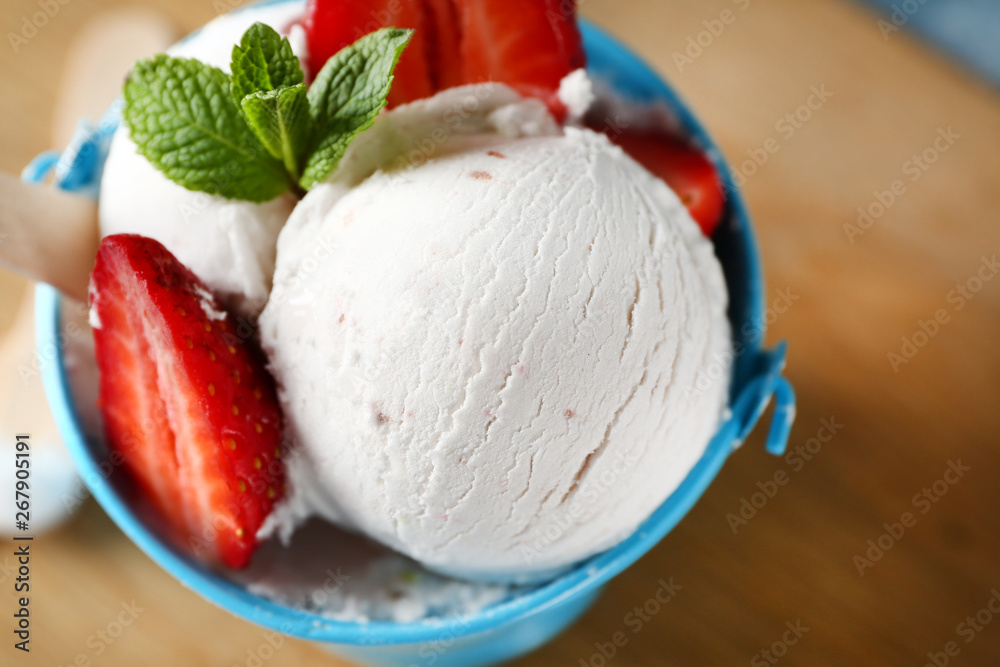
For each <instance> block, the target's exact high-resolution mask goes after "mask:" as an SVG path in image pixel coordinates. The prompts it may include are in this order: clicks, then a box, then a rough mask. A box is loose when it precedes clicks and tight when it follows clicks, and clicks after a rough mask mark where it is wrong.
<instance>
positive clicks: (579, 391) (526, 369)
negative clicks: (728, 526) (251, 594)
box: [260, 86, 730, 581]
mask: <svg viewBox="0 0 1000 667" xmlns="http://www.w3.org/2000/svg"><path fill="white" fill-rule="evenodd" d="M455 110H462V111H460V112H459V113H458V117H457V118H456V117H455V116H454V115H453V114H454V112H455ZM726 305H727V292H726V287H725V282H724V278H723V274H722V271H721V268H720V266H719V263H718V261H717V260H716V258H715V255H714V253H713V248H712V245H711V243H710V242H709V241H708V240H707V239H705V238H704V237H703V236H702V234H701V233H700V231H699V230H698V228H697V226H696V224H695V222H694V221H693V220H692V219H691V217H690V215H689V214H688V212H687V211H686V209H685V208H684V206H683V205H682V204H681V202H680V201H679V199H678V198H677V197H676V195H675V194H674V193H673V192H672V191H671V190H670V189H669V188H668V187H667V186H666V185H665V184H664V183H663V182H662V181H659V180H658V179H656V178H654V177H653V176H652V175H651V174H649V173H648V172H647V171H646V170H645V169H644V168H642V167H641V166H640V165H638V164H637V163H636V162H634V161H633V160H632V159H631V158H629V157H628V156H626V155H625V154H624V153H623V152H622V151H621V150H620V149H618V148H617V147H615V146H613V145H612V144H611V143H610V142H609V141H608V140H607V139H606V138H605V137H604V136H602V135H599V134H596V133H593V132H591V131H589V130H579V129H573V128H569V129H566V130H565V131H564V130H562V129H560V128H558V127H557V126H555V124H554V123H553V122H552V121H551V119H549V117H548V116H547V115H546V114H545V113H544V110H542V109H541V108H540V105H538V103H535V102H526V101H521V100H520V99H519V98H518V97H517V95H516V94H515V93H513V91H510V90H509V89H506V88H504V87H502V86H485V87H478V88H467V89H457V90H453V91H448V92H446V93H444V94H443V95H440V96H438V97H437V98H434V99H432V100H429V101H426V102H418V103H415V104H413V105H409V106H406V107H402V108H400V109H398V110H396V111H393V112H391V113H389V114H387V115H384V116H383V117H382V118H380V120H379V121H378V122H377V123H376V125H375V127H374V128H372V130H370V131H369V132H367V133H365V134H363V135H361V137H359V139H358V141H357V142H356V143H355V144H354V145H353V146H352V148H351V150H350V152H349V154H348V156H347V157H346V158H345V162H344V163H343V165H342V167H341V169H340V171H339V172H338V173H337V174H335V177H334V179H333V180H332V182H331V183H329V184H325V185H322V186H320V187H318V188H316V189H315V190H314V191H312V192H311V193H309V194H308V195H307V196H306V198H305V199H304V200H303V201H302V202H301V203H300V204H299V206H298V207H297V209H296V210H295V212H294V213H293V215H292V217H291V219H290V220H289V222H288V224H287V226H286V227H285V229H284V230H283V231H282V233H281V236H280V238H279V243H278V258H277V269H276V274H275V287H274V291H273V293H272V296H271V300H270V302H269V304H268V306H267V308H266V309H265V311H264V313H263V314H262V316H261V329H260V331H261V336H262V341H263V344H264V348H265V351H266V352H267V354H268V356H269V359H270V363H271V368H272V370H273V372H274V374H275V376H276V378H277V380H278V382H279V385H280V387H281V389H280V396H281V399H282V404H283V408H284V410H285V417H286V421H287V428H288V430H289V434H290V436H291V438H292V439H293V441H294V442H295V443H296V444H297V445H298V447H299V448H300V451H299V453H298V455H297V456H296V457H295V458H293V460H292V461H291V469H292V486H293V489H292V497H291V498H290V499H289V501H288V502H287V503H286V504H285V505H284V506H283V507H281V508H279V510H278V511H277V512H276V513H275V515H274V516H273V517H272V521H271V522H270V525H267V526H265V528H264V534H268V533H270V532H273V531H276V530H277V531H282V530H283V531H284V532H287V531H289V530H290V529H291V528H292V527H293V526H294V525H295V524H296V523H297V522H298V521H301V520H302V518H303V517H305V516H308V515H310V514H319V515H321V516H323V517H325V518H327V519H329V520H331V521H334V522H337V523H340V524H342V525H345V526H347V527H349V528H352V529H355V530H358V531H361V532H364V533H365V534H367V535H369V536H371V537H373V538H375V539H377V540H379V541H381V542H383V543H385V544H387V545H389V546H391V547H392V548H394V549H397V550H398V551H400V552H402V553H404V554H406V555H408V556H410V557H412V558H414V559H416V560H418V561H420V562H421V563H423V564H424V565H425V566H427V567H429V568H431V569H435V570H437V571H440V572H443V573H446V574H451V575H455V576H460V577H468V578H476V579H491V580H518V581H525V580H532V579H540V578H545V577H547V576H551V575H552V574H554V573H556V572H558V571H559V570H560V569H562V568H565V567H566V566H568V565H571V564H573V563H575V562H577V561H580V560H582V559H584V558H586V557H588V556H590V555H593V554H595V553H598V552H600V551H602V550H605V549H607V548H609V547H611V546H614V545H615V544H616V543H618V542H619V541H621V540H622V539H623V538H624V537H626V536H627V535H629V534H630V533H631V532H633V531H634V530H635V528H636V527H637V526H638V525H639V524H640V523H641V522H642V521H643V520H644V519H646V518H647V517H648V516H649V515H650V514H651V513H652V511H653V510H654V509H655V508H656V507H657V506H658V505H660V504H661V503H662V502H663V501H664V499H665V498H666V497H667V496H668V495H669V494H670V493H671V492H672V491H673V490H674V489H675V488H676V487H677V486H678V485H679V484H680V482H681V481H682V480H683V479H684V477H685V476H686V475H687V473H688V472H689V471H690V469H691V468H692V467H693V466H694V464H695V463H696V462H697V460H698V459H699V457H700V456H701V454H702V452H703V451H704V449H705V447H706V445H707V443H708V441H709V440H710V438H711V437H712V435H713V434H714V433H715V430H716V428H717V426H718V424H719V421H720V418H721V417H722V415H723V412H724V409H725V405H726V394H727V388H728V382H727V380H726V378H727V377H728V372H725V371H727V370H728V369H721V370H722V371H724V372H722V373H721V374H719V375H718V377H720V378H721V379H719V380H717V381H713V382H712V383H711V384H710V385H709V386H707V387H706V386H705V385H704V382H703V381H702V383H701V384H697V385H696V382H697V380H698V379H699V374H700V372H701V371H702V370H703V369H704V368H706V367H707V366H708V365H709V364H711V363H712V362H713V361H716V362H717V360H718V359H725V358H728V355H727V354H726V352H727V350H728V349H729V346H730V331H729V324H728V320H727V318H726Z"/></svg>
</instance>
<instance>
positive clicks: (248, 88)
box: [231, 23, 305, 106]
mask: <svg viewBox="0 0 1000 667" xmlns="http://www.w3.org/2000/svg"><path fill="white" fill-rule="evenodd" d="M231 69H232V72H233V85H232V90H233V99H234V100H235V101H236V104H237V106H239V105H240V104H241V103H242V102H243V98H245V97H246V96H247V95H253V94H254V93H257V92H269V91H272V90H278V89H279V88H283V87H286V86H287V87H291V86H295V85H298V84H300V83H302V82H303V81H305V76H304V75H303V74H302V66H301V65H300V64H299V59H298V58H297V57H296V56H295V54H294V53H293V52H292V45H291V44H289V42H288V40H287V39H286V38H283V37H281V36H280V35H279V34H278V33H276V32H275V31H274V29H272V28H271V27H270V26H267V25H264V24H263V23H254V24H253V25H252V26H250V28H249V29H248V30H247V31H246V32H245V33H244V34H243V38H242V39H241V40H240V43H239V44H237V45H236V46H234V47H233V56H232V66H231Z"/></svg>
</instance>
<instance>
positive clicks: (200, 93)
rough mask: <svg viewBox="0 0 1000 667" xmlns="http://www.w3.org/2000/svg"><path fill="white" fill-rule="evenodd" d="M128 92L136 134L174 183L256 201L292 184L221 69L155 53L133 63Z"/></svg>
mask: <svg viewBox="0 0 1000 667" xmlns="http://www.w3.org/2000/svg"><path fill="white" fill-rule="evenodd" d="M124 95H125V108H124V116H125V122H126V123H127V124H128V128H129V132H130V133H131V135H132V141H134V142H135V144H136V146H138V147H139V153H141V154H142V155H143V156H145V157H146V159H148V160H149V161H150V162H152V163H153V164H154V165H155V166H156V167H157V168H158V169H159V170H160V171H162V172H163V174H164V175H165V176H166V177H167V178H169V179H170V180H172V181H174V182H175V183H179V184H180V185H183V186H184V187H185V188H187V189H189V190H195V191H198V192H207V193H209V194H213V195H221V196H223V197H226V198H229V199H245V200H247V201H257V202H259V201H268V200H270V199H274V198H275V197H277V196H278V195H280V194H281V193H283V192H285V191H287V190H288V188H289V185H290V183H289V180H288V178H287V177H286V175H285V169H284V167H283V166H282V165H281V163H280V162H278V161H277V160H276V159H274V158H273V157H272V156H271V155H269V154H268V152H267V151H266V150H265V149H264V147H263V146H262V145H261V143H260V141H259V140H258V139H257V137H256V136H255V135H254V133H253V132H252V131H251V130H250V128H249V127H248V126H247V124H246V121H245V120H244V119H243V116H242V114H241V113H240V110H239V109H238V108H237V107H236V105H235V104H233V102H232V97H231V96H230V91H229V76H228V75H227V74H225V73H224V72H223V71H222V70H220V69H217V68H215V67H209V66H208V65H206V64H204V63H201V62H198V61H197V60H190V59H187V58H170V57H168V56H164V55H158V56H155V57H153V58H151V59H149V60H143V61H140V62H139V63H138V64H137V65H136V66H135V68H134V69H133V70H132V73H131V74H130V75H129V77H128V80H127V81H126V82H125V93H124Z"/></svg>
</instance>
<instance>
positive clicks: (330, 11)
mask: <svg viewBox="0 0 1000 667" xmlns="http://www.w3.org/2000/svg"><path fill="white" fill-rule="evenodd" d="M426 20H427V15H426V12H425V11H424V4H423V0H364V1H363V2H359V1H358V0H309V5H308V8H307V10H306V17H305V20H304V21H303V27H304V28H305V33H306V44H307V46H308V47H309V71H310V72H311V73H312V75H313V76H315V75H316V74H317V73H318V72H319V71H320V69H322V68H323V65H325V64H326V61H327V60H329V59H330V58H331V57H333V56H334V55H335V54H336V53H337V52H338V51H340V50H341V49H342V48H344V47H345V46H350V45H351V44H353V43H354V42H356V41H358V40H359V39H361V38H362V37H364V36H365V35H367V34H369V33H372V32H375V31H376V30H378V29H380V28H389V27H393V28H413V29H415V30H416V33H415V34H414V35H413V39H412V40H411V41H410V45H409V46H407V47H406V50H405V51H404V52H403V55H402V57H401V58H400V59H399V63H398V64H397V65H396V72H395V78H394V79H393V83H392V89H391V90H390V92H389V106H390V107H394V106H398V105H400V104H403V103H405V102H411V101H413V100H418V99H422V98H424V97H430V96H431V95H433V94H434V92H435V91H436V90H437V89H436V88H435V86H434V83H433V79H432V75H431V71H430V64H429V61H428V56H427V54H428V49H429V43H428V33H429V32H430V30H429V29H428V26H427V25H426Z"/></svg>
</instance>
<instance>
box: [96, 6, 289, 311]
mask: <svg viewBox="0 0 1000 667" xmlns="http://www.w3.org/2000/svg"><path fill="white" fill-rule="evenodd" d="M304 8H305V3H304V2H288V3H281V4H278V5H273V6H265V7H259V8H253V9H250V10H243V11H237V12H233V13H231V14H225V15H223V16H220V17H219V18H217V19H215V20H214V21H211V22H210V23H208V24H207V25H206V26H204V27H203V28H202V29H201V30H199V31H198V32H197V33H196V34H194V35H192V36H191V37H189V38H188V39H186V40H184V41H183V42H181V43H179V44H177V45H176V46H174V47H172V48H171V49H170V50H169V53H170V54H171V55H174V56H179V57H188V58H197V59H198V60H201V61H203V62H206V63H208V64H210V65H215V66H216V67H219V68H221V69H223V70H226V71H228V70H229V62H230V58H231V56H232V48H233V45H234V44H238V43H239V41H240V37H241V36H242V35H243V33H244V32H245V31H246V30H247V28H249V27H250V26H251V25H252V24H253V23H254V22H255V21H260V22H262V23H266V24H268V25H270V26H271V27H273V28H274V29H276V30H279V31H282V30H284V29H285V28H286V27H287V26H288V25H289V24H291V23H292V22H293V21H294V20H296V19H298V18H300V17H301V15H302V12H303V11H304ZM294 206H295V199H294V198H293V197H291V196H290V195H286V196H282V197H279V198H277V199H274V200H272V201H270V202H266V203H263V204H255V203H251V202H246V201H232V200H228V199H225V198H223V197H217V196H212V195H208V194H205V193H202V192H192V191H190V190H186V189H185V188H183V187H182V186H180V185H177V184H176V183H173V182H172V181H170V180H168V179H167V178H166V177H165V176H164V175H163V174H161V173H160V172H159V171H157V169H156V168H155V167H154V166H153V165H152V164H150V163H149V161H147V160H146V158H144V157H143V156H141V155H140V154H139V153H138V151H137V149H136V146H135V144H134V143H133V142H132V140H131V139H130V138H129V136H128V129H127V128H125V127H124V125H122V126H121V127H120V128H119V129H118V130H117V131H116V133H115V136H114V139H113V140H112V143H111V149H110V151H109V153H108V159H107V162H106V163H105V167H104V175H103V177H102V180H101V193H100V209H99V211H100V213H99V215H100V225H101V235H102V236H109V235H111V234H122V233H131V234H141V235H143V236H148V237H151V238H154V239H156V240H157V241H159V242H160V243H162V244H163V245H164V246H166V248H167V249H168V250H170V252H172V253H173V254H174V255H175V256H176V257H177V258H178V259H179V260H180V261H181V262H182V263H183V264H185V265H186V266H187V267H188V268H190V269H191V270H192V271H194V273H195V274H196V275H197V276H198V277H199V278H201V279H202V280H203V281H204V282H205V283H206V284H207V285H208V286H209V287H210V288H211V289H212V290H213V291H215V292H216V293H217V294H218V295H219V296H220V297H221V298H222V299H223V300H224V301H226V302H227V303H229V304H231V305H233V306H235V307H236V308H237V310H239V311H241V313H243V314H254V313H257V312H259V311H260V309H261V308H263V306H264V303H265V301H266V300H267V295H268V291H269V290H270V287H271V276H272V274H273V272H274V248H275V241H276V240H277V238H278V232H279V231H281V227H282V226H283V225H284V224H285V221H286V220H287V219H288V216H289V215H290V214H291V212H292V208H293V207H294Z"/></svg>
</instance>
